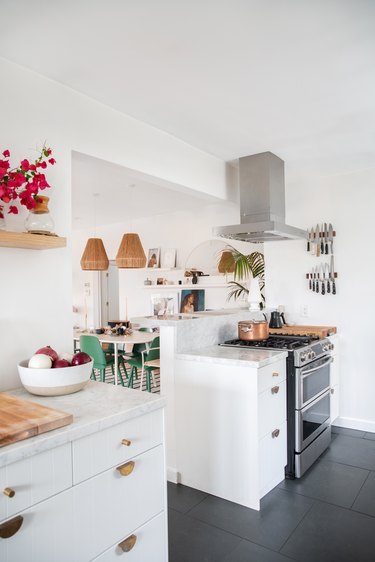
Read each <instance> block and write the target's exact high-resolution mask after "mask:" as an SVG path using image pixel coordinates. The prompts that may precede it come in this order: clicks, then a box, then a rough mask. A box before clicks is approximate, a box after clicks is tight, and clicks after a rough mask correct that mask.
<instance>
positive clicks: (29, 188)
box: [0, 145, 56, 219]
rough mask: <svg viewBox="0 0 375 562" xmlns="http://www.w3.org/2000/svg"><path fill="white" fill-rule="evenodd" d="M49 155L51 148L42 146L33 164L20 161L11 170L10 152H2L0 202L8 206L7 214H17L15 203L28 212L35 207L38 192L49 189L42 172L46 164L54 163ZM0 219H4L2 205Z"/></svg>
mask: <svg viewBox="0 0 375 562" xmlns="http://www.w3.org/2000/svg"><path fill="white" fill-rule="evenodd" d="M51 154H52V150H51V148H47V147H46V145H44V146H43V148H42V150H41V151H40V154H39V156H38V158H36V160H34V162H33V163H30V162H29V160H27V159H26V158H25V159H23V160H21V162H20V164H19V166H18V167H15V168H11V167H10V163H9V158H10V151H9V150H4V151H3V153H2V156H3V159H1V158H0V201H1V202H2V203H5V204H8V205H9V206H8V214H15V215H17V214H18V207H17V206H16V204H15V203H17V201H19V203H20V204H21V205H23V206H25V207H26V208H27V209H28V210H29V211H31V210H32V209H34V208H35V207H36V204H37V203H36V197H37V196H38V193H39V191H40V190H44V189H46V188H47V187H50V185H49V184H48V183H47V180H46V177H45V175H44V174H43V173H42V170H44V169H46V168H47V165H48V164H51V165H54V164H55V162H56V161H55V159H54V158H52V157H51ZM0 219H4V205H2V204H0Z"/></svg>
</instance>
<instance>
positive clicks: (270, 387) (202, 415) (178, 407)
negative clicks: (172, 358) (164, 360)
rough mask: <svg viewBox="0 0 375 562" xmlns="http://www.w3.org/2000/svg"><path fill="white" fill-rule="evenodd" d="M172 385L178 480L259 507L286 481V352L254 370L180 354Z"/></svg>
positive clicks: (245, 366)
mask: <svg viewBox="0 0 375 562" xmlns="http://www.w3.org/2000/svg"><path fill="white" fill-rule="evenodd" d="M175 383H176V389H175V392H176V394H175V400H176V403H175V412H176V415H175V417H176V443H177V445H176V459H177V471H178V473H179V478H180V482H181V483H182V484H186V485H187V486H191V487H193V488H197V489H199V490H202V491H205V492H207V493H210V494H213V495H216V496H219V497H221V498H224V499H227V500H230V501H233V502H236V503H239V504H241V505H244V506H246V507H251V508H253V509H259V507H260V499H261V498H262V497H263V496H264V495H265V494H266V493H267V492H269V491H270V490H271V489H272V488H273V487H274V486H276V485H277V484H278V483H279V482H281V481H282V480H283V479H284V467H285V465H286V452H287V449H286V363H285V357H283V358H282V359H280V360H273V361H269V364H266V365H264V366H259V368H257V367H256V366H254V363H253V366H249V364H247V363H246V361H243V362H242V365H241V364H239V363H238V362H237V363H236V364H233V365H230V363H228V364H222V363H220V361H218V362H215V361H214V360H212V359H211V361H210V362H204V361H197V360H186V359H178V360H177V361H176V372H175Z"/></svg>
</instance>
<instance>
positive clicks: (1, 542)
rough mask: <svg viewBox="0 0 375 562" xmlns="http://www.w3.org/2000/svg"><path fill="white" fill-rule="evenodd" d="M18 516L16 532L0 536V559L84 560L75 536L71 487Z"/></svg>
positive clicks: (38, 561)
mask: <svg viewBox="0 0 375 562" xmlns="http://www.w3.org/2000/svg"><path fill="white" fill-rule="evenodd" d="M21 517H23V523H22V526H21V528H20V529H19V531H18V532H17V533H16V534H15V535H13V536H12V537H10V538H8V539H0V560H1V562H68V561H72V562H73V560H74V561H75V560H77V561H78V560H79V561H80V562H84V561H85V560H87V559H86V558H84V557H82V556H81V553H80V550H79V543H78V541H77V540H76V537H75V534H76V532H77V530H75V529H74V525H73V501H72V490H71V489H70V490H67V491H66V492H62V493H61V494H58V495H57V496H55V497H53V498H50V499H49V500H46V501H44V502H41V503H39V504H38V505H36V506H34V507H31V508H30V509H28V510H26V511H24V512H22V513H21ZM7 521H8V520H7ZM3 524H4V523H3Z"/></svg>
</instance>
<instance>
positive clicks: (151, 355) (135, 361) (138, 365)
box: [127, 336, 160, 392]
mask: <svg viewBox="0 0 375 562" xmlns="http://www.w3.org/2000/svg"><path fill="white" fill-rule="evenodd" d="M139 345H145V344H139ZM134 347H135V346H134ZM159 357H160V338H159V336H157V337H156V338H154V339H153V340H152V342H151V345H150V348H149V350H148V351H147V349H146V345H145V349H143V351H141V352H140V353H139V354H137V355H136V356H134V357H130V358H129V359H127V362H128V363H129V365H130V367H131V370H130V375H129V379H128V386H130V387H133V380H134V377H135V378H138V369H141V370H142V373H143V372H145V373H146V388H147V390H149V392H151V380H150V377H151V375H152V372H153V371H154V370H155V367H153V368H148V367H147V368H146V366H145V363H146V362H147V361H151V360H155V359H159ZM141 390H142V381H141Z"/></svg>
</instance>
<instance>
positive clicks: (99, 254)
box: [81, 193, 109, 271]
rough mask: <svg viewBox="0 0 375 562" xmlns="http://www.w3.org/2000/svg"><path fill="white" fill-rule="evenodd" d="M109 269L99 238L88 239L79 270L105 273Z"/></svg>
mask: <svg viewBox="0 0 375 562" xmlns="http://www.w3.org/2000/svg"><path fill="white" fill-rule="evenodd" d="M98 195H99V194H98V193H94V194H93V196H94V230H95V234H96V205H95V201H96V197H98ZM108 267H109V259H108V256H107V252H106V251H105V248H104V244H103V241H102V239H101V238H89V239H88V240H87V243H86V247H85V249H84V251H83V254H82V257H81V269H83V270H84V271H106V270H107V269H108Z"/></svg>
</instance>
